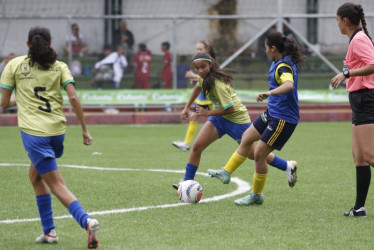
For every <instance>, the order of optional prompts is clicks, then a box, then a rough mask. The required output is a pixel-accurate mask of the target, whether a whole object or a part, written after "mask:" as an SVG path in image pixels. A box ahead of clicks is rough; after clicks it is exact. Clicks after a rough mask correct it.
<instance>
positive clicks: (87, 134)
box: [83, 131, 93, 146]
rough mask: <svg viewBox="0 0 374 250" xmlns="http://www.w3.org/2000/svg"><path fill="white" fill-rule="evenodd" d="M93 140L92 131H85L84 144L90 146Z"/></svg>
mask: <svg viewBox="0 0 374 250" xmlns="http://www.w3.org/2000/svg"><path fill="white" fill-rule="evenodd" d="M92 141H93V138H92V136H91V135H90V132H88V131H87V132H83V144H84V145H87V146H88V145H91V143H92Z"/></svg>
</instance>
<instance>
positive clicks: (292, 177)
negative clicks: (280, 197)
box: [285, 161, 297, 188]
mask: <svg viewBox="0 0 374 250" xmlns="http://www.w3.org/2000/svg"><path fill="white" fill-rule="evenodd" d="M288 163H291V164H292V166H293V167H292V168H288V167H287V170H286V171H285V173H286V175H287V178H288V186H290V187H291V188H292V187H294V186H295V184H296V181H297V174H296V171H297V162H296V161H288V162H287V164H288Z"/></svg>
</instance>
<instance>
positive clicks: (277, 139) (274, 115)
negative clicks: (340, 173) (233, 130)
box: [226, 32, 304, 205]
mask: <svg viewBox="0 0 374 250" xmlns="http://www.w3.org/2000/svg"><path fill="white" fill-rule="evenodd" d="M265 48H266V54H267V56H268V57H269V59H270V60H271V61H273V63H272V65H271V66H270V70H269V85H270V86H269V87H270V88H269V91H267V92H263V93H259V94H257V96H256V99H257V101H258V102H260V101H263V100H265V99H267V98H269V100H268V108H267V110H266V111H265V112H264V113H262V114H261V116H260V117H258V118H257V119H256V121H255V122H254V123H253V124H252V125H251V126H250V127H249V128H248V129H247V131H245V133H244V134H243V137H242V142H241V143H240V145H239V147H238V149H237V150H236V152H235V153H234V154H233V156H232V157H231V159H230V160H229V162H228V164H227V165H229V166H231V167H233V168H237V167H239V166H240V165H241V164H242V163H243V162H244V160H245V156H246V155H247V152H250V151H251V150H254V159H255V163H256V171H255V174H254V176H253V188H252V192H251V193H250V194H249V195H248V196H246V197H244V198H241V199H238V200H235V201H234V202H235V204H238V205H252V204H262V203H263V201H264V198H263V194H262V191H263V189H264V186H265V182H266V178H267V176H268V166H267V158H268V157H269V154H271V152H272V151H273V150H274V149H277V150H281V149H282V147H283V146H284V145H285V144H286V142H287V140H288V139H289V138H290V136H291V135H292V133H293V131H294V130H295V128H296V125H297V124H298V122H299V104H298V96H297V81H298V70H299V69H300V68H301V66H302V64H303V62H304V58H303V57H302V55H301V53H300V50H299V47H298V46H297V44H296V43H295V41H294V40H293V39H292V38H286V37H284V36H283V34H282V33H280V32H273V33H270V34H269V35H268V36H267V38H266V41H265ZM258 140H259V142H258V143H257V145H256V146H254V144H253V143H254V142H255V141H258ZM227 165H226V166H227Z"/></svg>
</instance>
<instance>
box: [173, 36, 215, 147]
mask: <svg viewBox="0 0 374 250" xmlns="http://www.w3.org/2000/svg"><path fill="white" fill-rule="evenodd" d="M195 51H196V53H199V52H205V53H208V54H209V55H210V56H211V57H212V58H213V59H214V60H216V53H215V51H214V48H213V46H212V45H211V44H210V43H209V42H208V41H205V40H202V41H200V42H198V43H196V47H195ZM186 77H187V78H189V79H190V80H191V83H192V84H195V83H197V81H198V77H199V75H198V74H195V73H194V72H193V71H192V70H189V71H187V73H186ZM195 102H196V104H197V105H199V106H201V107H204V108H206V109H212V108H213V107H212V101H211V100H209V99H208V98H206V97H205V96H204V94H203V93H202V92H201V93H200V95H199V96H198V97H197V98H196V101H195ZM197 118H198V116H197V114H196V112H192V113H191V116H190V121H189V123H188V128H187V132H186V136H185V138H184V141H173V143H172V144H173V145H174V146H175V147H177V148H179V149H180V150H182V151H184V152H187V151H188V150H190V147H191V143H192V139H193V137H194V136H195V133H196V128H197Z"/></svg>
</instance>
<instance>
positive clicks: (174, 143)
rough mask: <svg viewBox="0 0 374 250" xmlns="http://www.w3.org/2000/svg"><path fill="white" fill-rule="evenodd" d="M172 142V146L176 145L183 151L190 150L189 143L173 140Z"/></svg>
mask: <svg viewBox="0 0 374 250" xmlns="http://www.w3.org/2000/svg"><path fill="white" fill-rule="evenodd" d="M172 144H173V146H174V147H177V148H179V149H180V150H182V151H184V152H187V151H188V150H190V145H188V144H186V143H185V142H184V141H173V142H172Z"/></svg>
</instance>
